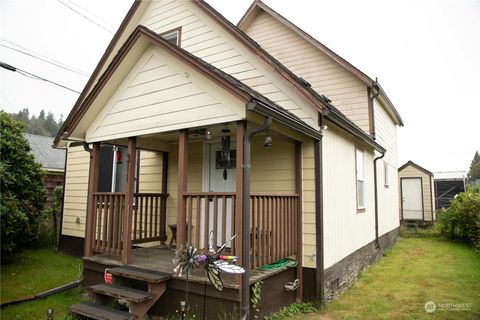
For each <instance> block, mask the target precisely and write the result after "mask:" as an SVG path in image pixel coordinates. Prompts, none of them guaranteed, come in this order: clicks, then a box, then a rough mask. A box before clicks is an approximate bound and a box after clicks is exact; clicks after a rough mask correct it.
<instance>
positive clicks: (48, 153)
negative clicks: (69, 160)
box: [25, 133, 65, 171]
mask: <svg viewBox="0 0 480 320" xmlns="http://www.w3.org/2000/svg"><path fill="white" fill-rule="evenodd" d="M25 138H26V139H27V140H28V143H29V144H30V149H32V154H33V156H34V157H35V161H36V162H38V163H40V164H41V165H42V168H43V169H44V170H47V171H64V170H65V151H64V150H61V149H54V148H53V147H52V145H53V139H54V138H53V137H46V136H39V135H36V134H30V133H25Z"/></svg>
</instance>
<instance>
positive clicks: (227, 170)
mask: <svg viewBox="0 0 480 320" xmlns="http://www.w3.org/2000/svg"><path fill="white" fill-rule="evenodd" d="M230 149H231V152H230V162H229V163H225V162H224V161H223V162H222V161H221V156H220V151H221V145H220V143H207V144H206V145H205V153H206V156H207V157H206V159H205V160H206V161H205V166H206V168H204V169H205V179H206V181H205V183H204V191H206V192H235V191H236V181H237V179H236V178H237V171H236V168H235V166H236V150H235V143H234V142H232V143H231V147H230ZM209 201H210V206H209V228H208V230H213V229H214V212H215V208H214V205H215V203H214V201H213V198H210V199H209ZM223 208H226V212H225V214H224V213H223ZM216 212H217V214H216V215H217V230H213V232H214V234H215V238H214V239H216V240H215V242H216V244H217V246H220V245H222V241H223V240H222V235H223V229H222V228H223V225H224V223H223V218H224V217H225V222H226V223H225V226H226V230H225V236H226V237H225V238H226V239H230V237H231V236H232V230H231V223H232V198H227V199H226V206H224V205H223V200H222V199H221V198H218V200H217V210H216ZM202 239H203V237H202ZM207 245H208V244H207ZM228 246H230V244H228Z"/></svg>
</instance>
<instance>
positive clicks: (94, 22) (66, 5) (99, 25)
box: [57, 0, 113, 33]
mask: <svg viewBox="0 0 480 320" xmlns="http://www.w3.org/2000/svg"><path fill="white" fill-rule="evenodd" d="M57 1H58V2H59V3H61V4H62V5H64V6H65V7H67V8H69V9H70V10H72V11H73V12H76V13H77V14H79V15H80V16H82V17H83V18H84V19H87V20H88V21H90V22H91V23H93V24H95V25H97V26H98V27H100V28H102V29H103V30H105V31H107V32H109V33H113V32H112V31H111V30H109V29H107V28H105V27H104V26H102V25H101V24H99V23H98V22H96V21H94V20H92V19H90V18H89V17H87V16H86V15H84V14H83V13H81V12H80V11H78V10H76V9H74V8H72V7H71V6H69V5H68V4H66V3H65V2H63V1H61V0H57Z"/></svg>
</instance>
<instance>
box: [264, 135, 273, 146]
mask: <svg viewBox="0 0 480 320" xmlns="http://www.w3.org/2000/svg"><path fill="white" fill-rule="evenodd" d="M263 146H264V147H265V148H271V147H272V137H271V136H266V137H265V140H264V141H263Z"/></svg>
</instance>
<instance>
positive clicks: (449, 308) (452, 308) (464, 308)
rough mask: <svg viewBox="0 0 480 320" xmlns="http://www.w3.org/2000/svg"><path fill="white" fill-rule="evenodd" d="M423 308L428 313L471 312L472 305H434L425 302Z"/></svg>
mask: <svg viewBox="0 0 480 320" xmlns="http://www.w3.org/2000/svg"><path fill="white" fill-rule="evenodd" d="M424 307H425V311H426V312H428V313H433V312H435V311H472V303H435V302H433V301H427V302H426V303H425V306H424Z"/></svg>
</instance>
